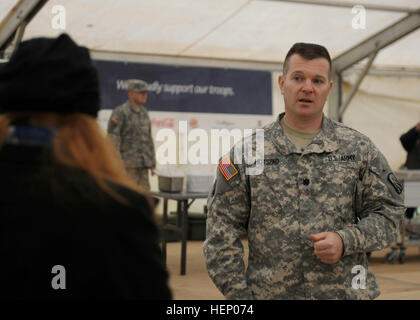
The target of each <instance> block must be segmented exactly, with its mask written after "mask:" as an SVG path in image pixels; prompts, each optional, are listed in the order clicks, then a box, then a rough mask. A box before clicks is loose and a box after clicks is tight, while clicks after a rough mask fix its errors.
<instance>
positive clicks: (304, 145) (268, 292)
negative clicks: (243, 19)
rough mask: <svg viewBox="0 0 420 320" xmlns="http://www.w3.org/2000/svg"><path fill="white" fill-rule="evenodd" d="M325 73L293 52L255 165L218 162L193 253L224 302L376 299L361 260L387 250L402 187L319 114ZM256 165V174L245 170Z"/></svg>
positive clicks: (233, 159) (326, 86) (303, 46)
mask: <svg viewBox="0 0 420 320" xmlns="http://www.w3.org/2000/svg"><path fill="white" fill-rule="evenodd" d="M330 73H331V59H330V55H329V53H328V51H327V49H326V48H324V47H323V46H320V45H316V44H308V43H296V44H295V45H293V47H292V48H291V49H290V50H289V52H288V54H287V56H286V59H285V62H284V66H283V75H282V76H280V77H279V87H280V90H281V92H282V95H283V98H284V104H285V113H282V114H280V115H279V117H278V119H277V120H276V121H275V122H273V123H271V124H269V125H267V126H266V127H264V139H263V140H264V141H263V155H264V159H263V160H262V159H261V158H260V159H259V158H258V157H257V160H256V162H255V161H254V164H252V162H251V161H249V159H250V155H249V154H247V153H245V152H242V153H240V154H239V156H238V154H235V148H232V150H231V152H230V154H229V155H227V156H226V157H224V158H222V159H221V161H220V162H219V165H218V169H217V177H216V180H215V183H214V186H213V189H212V192H211V193H210V195H209V199H208V210H209V211H208V217H207V235H206V240H205V242H204V247H203V251H204V255H205V258H206V265H207V269H208V273H209V275H210V277H211V278H212V280H213V281H214V283H215V284H216V286H217V287H218V288H219V290H220V291H221V292H222V293H223V294H224V295H225V297H226V298H227V299H373V298H375V297H377V296H378V295H379V294H380V291H379V288H378V284H377V282H376V279H375V276H374V274H373V272H372V270H371V269H370V267H369V264H368V260H367V256H366V252H370V251H374V250H380V249H383V248H386V247H388V246H390V245H391V244H393V243H394V242H395V240H396V237H397V234H398V229H399V223H400V219H401V216H402V214H403V212H404V210H405V208H404V206H403V189H402V184H401V183H400V182H399V181H398V180H397V179H396V177H395V175H394V174H393V173H392V171H391V169H390V167H389V165H388V163H387V161H386V159H385V157H384V156H383V155H382V153H381V152H380V151H379V150H378V148H377V147H376V146H375V145H374V144H373V143H372V141H371V140H370V139H369V138H368V137H366V136H364V135H363V134H361V133H359V132H357V131H356V130H353V129H351V128H348V127H346V126H344V125H343V124H341V123H338V122H336V121H333V120H331V119H328V118H327V117H326V116H325V115H324V114H323V107H324V104H325V101H326V99H327V96H328V94H329V92H330V89H331V87H332V85H333V83H332V82H331V80H330V78H331V77H330ZM254 136H255V134H254ZM256 140H257V139H255V137H254V138H253V139H252V144H251V148H250V150H251V151H252V153H254V154H255V152H257V151H258V146H257V143H258V142H255V141H256ZM248 141H249V140H248ZM243 143H244V144H245V140H244V142H243ZM245 150H246V149H245ZM258 163H260V164H262V166H261V167H262V170H261V171H262V172H258V170H255V171H253V170H250V169H255V168H256V165H257V164H258ZM245 236H247V239H248V247H249V256H248V265H247V268H245V263H244V260H243V257H244V249H243V244H242V242H241V238H243V237H245Z"/></svg>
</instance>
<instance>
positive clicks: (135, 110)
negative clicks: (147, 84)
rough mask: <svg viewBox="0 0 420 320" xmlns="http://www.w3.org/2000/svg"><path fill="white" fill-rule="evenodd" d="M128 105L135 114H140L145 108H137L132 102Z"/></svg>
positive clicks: (128, 102)
mask: <svg viewBox="0 0 420 320" xmlns="http://www.w3.org/2000/svg"><path fill="white" fill-rule="evenodd" d="M127 105H128V106H129V107H130V110H131V111H132V112H134V113H140V112H141V109H142V108H143V106H141V107H140V108H139V107H135V106H133V105H132V104H131V102H130V100H128V101H127Z"/></svg>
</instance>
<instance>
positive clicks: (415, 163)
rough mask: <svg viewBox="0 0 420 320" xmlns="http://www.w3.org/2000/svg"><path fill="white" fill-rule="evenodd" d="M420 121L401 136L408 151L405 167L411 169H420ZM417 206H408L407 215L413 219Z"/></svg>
mask: <svg viewBox="0 0 420 320" xmlns="http://www.w3.org/2000/svg"><path fill="white" fill-rule="evenodd" d="M419 133H420V122H419V123H417V124H416V126H415V127H414V128H411V129H410V130H408V131H407V132H406V133H404V134H403V135H402V136H401V137H400V141H401V144H402V146H403V147H404V149H405V150H406V151H407V159H406V161H405V164H404V167H405V168H407V169H409V170H418V169H420V134H419ZM416 209H417V208H407V211H406V212H405V215H406V217H407V218H409V219H411V218H412V217H413V215H414V211H415V210H416Z"/></svg>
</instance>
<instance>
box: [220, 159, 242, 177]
mask: <svg viewBox="0 0 420 320" xmlns="http://www.w3.org/2000/svg"><path fill="white" fill-rule="evenodd" d="M218 167H219V169H220V172H221V173H222V174H223V176H224V177H225V178H226V180H228V181H229V180H230V179H232V177H234V176H235V175H237V174H238V170H237V169H236V168H235V166H234V165H233V163H232V162H231V161H230V158H229V157H224V158H222V160H220V162H219V164H218Z"/></svg>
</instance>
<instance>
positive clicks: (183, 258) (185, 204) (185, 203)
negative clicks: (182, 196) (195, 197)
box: [181, 200, 188, 275]
mask: <svg viewBox="0 0 420 320" xmlns="http://www.w3.org/2000/svg"><path fill="white" fill-rule="evenodd" d="M181 207H182V244H181V275H185V273H186V269H187V268H186V265H187V238H188V200H183V201H182V206H181Z"/></svg>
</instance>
